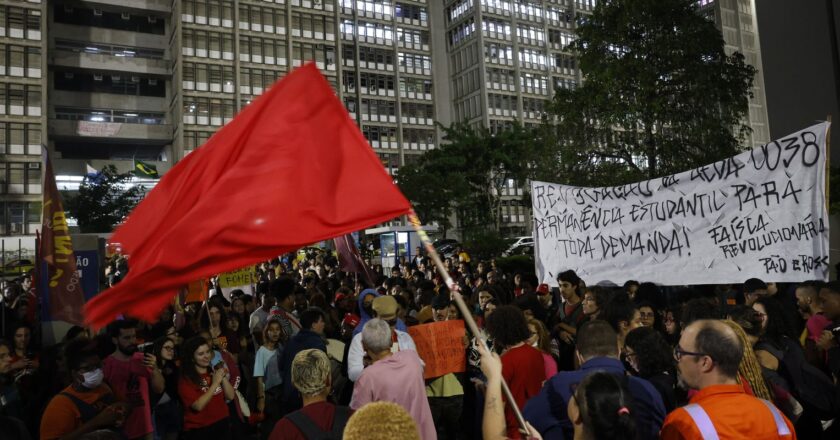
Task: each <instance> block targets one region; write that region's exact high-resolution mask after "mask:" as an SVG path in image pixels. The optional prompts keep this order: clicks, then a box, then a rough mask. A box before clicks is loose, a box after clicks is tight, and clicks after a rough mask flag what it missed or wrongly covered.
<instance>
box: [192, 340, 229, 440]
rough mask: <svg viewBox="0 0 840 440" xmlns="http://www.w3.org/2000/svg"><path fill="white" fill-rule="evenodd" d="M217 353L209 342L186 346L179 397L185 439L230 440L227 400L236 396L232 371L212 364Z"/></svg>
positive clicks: (197, 341) (196, 342)
mask: <svg viewBox="0 0 840 440" xmlns="http://www.w3.org/2000/svg"><path fill="white" fill-rule="evenodd" d="M211 359H213V350H212V349H211V348H210V344H209V343H208V342H207V340H206V339H204V338H202V337H200V336H199V337H194V338H191V339H189V340H188V341H187V342H185V343H184V345H183V347H182V357H181V379H180V380H179V381H178V394H179V395H180V397H181V403H182V404H183V406H184V431H183V433H182V435H181V439H182V440H206V439H207V438H213V439H214V440H217V439H218V440H228V439H229V438H230V425H229V415H230V412H229V409H228V406H227V404H226V403H225V401H226V400H233V398H234V397H236V394H235V391H234V389H233V386H232V385H231V384H230V381H229V380H228V371H227V369H226V368H224V366H223V365H224V363H221V365H217V366H219V368H214V367H215V366H213V365H210V360H211Z"/></svg>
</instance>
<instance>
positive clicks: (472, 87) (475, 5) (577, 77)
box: [445, 0, 770, 234]
mask: <svg viewBox="0 0 840 440" xmlns="http://www.w3.org/2000/svg"><path fill="white" fill-rule="evenodd" d="M596 4H597V1H596V0H538V1H533V0H529V1H514V0H449V1H447V2H446V4H445V5H446V6H445V20H446V27H447V43H448V48H449V49H448V52H449V53H448V55H449V65H450V68H451V71H450V76H451V83H452V101H453V119H454V120H455V121H459V122H467V123H469V124H471V125H476V126H479V125H481V126H485V127H488V128H489V129H490V130H491V131H495V130H498V129H501V128H504V127H505V126H508V125H510V124H511V123H512V122H513V121H514V120H519V121H521V122H522V123H524V124H525V125H526V126H527V125H533V124H538V123H539V121H540V116H541V114H542V112H543V110H544V108H545V105H546V103H547V102H548V101H549V100H550V99H551V97H552V96H554V91H555V90H557V89H558V88H567V89H569V88H574V87H576V86H577V85H578V84H580V82H581V81H582V80H583V77H582V75H581V72H580V69H579V68H578V66H577V60H576V59H575V57H573V56H572V55H571V54H570V53H569V52H567V51H566V50H564V48H565V47H566V46H567V45H568V44H569V43H570V42H571V41H573V40H574V38H575V35H574V31H575V26H576V19H577V17H581V16H583V17H585V16H586V15H590V14H591V13H592V10H593V9H594V8H595V5H596ZM698 6H699V7H700V9H699V12H700V13H701V14H704V15H705V16H707V17H708V18H709V19H711V20H714V22H715V23H716V25H717V26H718V28H719V29H720V30H721V32H722V34H723V37H724V41H725V44H726V46H725V48H726V51H727V53H732V52H733V51H736V50H737V51H741V52H742V53H744V56H745V57H746V61H747V63H749V64H751V65H753V66H754V67H756V69H757V70H758V73H757V75H756V78H755V84H754V87H753V90H752V92H753V95H754V96H753V98H752V99H750V107H749V113H748V121H747V122H748V123H749V125H750V126H751V127H752V129H753V132H752V134H751V136H750V138H749V139H747V140H746V142H745V146H757V145H761V144H763V143H766V142H769V140H770V139H769V137H770V136H769V129H768V126H767V109H766V105H765V98H764V80H763V77H762V73H763V72H762V67H761V56H760V51H759V47H758V37H757V33H758V30H757V26H756V24H755V23H756V21H755V20H756V18H755V4H754V0H717V1H715V0H700V1H698ZM504 195H505V196H506V197H505V198H504V200H503V207H502V221H503V224H504V232H507V233H508V234H523V233H527V231H529V230H530V226H531V224H530V207H529V206H527V204H525V203H524V202H523V200H522V188H517V187H516V186H515V185H514V184H513V182H510V185H509V187H508V188H507V189H506V192H505V194H504Z"/></svg>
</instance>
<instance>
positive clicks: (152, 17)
mask: <svg viewBox="0 0 840 440" xmlns="http://www.w3.org/2000/svg"><path fill="white" fill-rule="evenodd" d="M149 23H152V24H155V23H157V17H154V16H151V15H150V16H149Z"/></svg>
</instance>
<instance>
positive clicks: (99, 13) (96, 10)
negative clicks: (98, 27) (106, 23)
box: [93, 8, 102, 17]
mask: <svg viewBox="0 0 840 440" xmlns="http://www.w3.org/2000/svg"><path fill="white" fill-rule="evenodd" d="M93 15H95V16H97V17H101V16H102V9H95V8H94V10H93Z"/></svg>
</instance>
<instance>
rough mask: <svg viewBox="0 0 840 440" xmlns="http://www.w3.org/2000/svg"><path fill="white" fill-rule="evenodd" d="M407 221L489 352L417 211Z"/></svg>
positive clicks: (510, 399) (513, 402) (518, 416)
mask: <svg viewBox="0 0 840 440" xmlns="http://www.w3.org/2000/svg"><path fill="white" fill-rule="evenodd" d="M408 222H409V223H411V226H413V227H414V231H415V232H416V233H417V235H418V236H419V237H420V241H422V242H423V246H424V247H425V248H426V253H427V254H429V257H430V258H431V259H432V261H433V262H434V263H435V267H436V268H437V271H438V273H439V274H440V276H441V277H443V280H444V282H445V283H446V286H447V287H449V292H450V295H451V296H452V299H454V300H455V304H456V305H457V306H458V309H459V310H460V311H461V316H463V317H464V322H466V324H467V326H468V327H469V329H470V331H471V332H472V333H473V334H474V335H475V338H476V339H477V340H478V342H479V343H480V344H481V345H482V346H483V347H484V349H485V350H487V352H488V353H489V352H490V348H489V347H488V346H487V341H485V340H484V338H482V337H481V332H480V331H479V329H478V325H476V323H475V320H474V319H473V317H472V313H471V312H470V309H469V308H467V304H466V303H465V302H464V298H463V297H462V296H461V288H460V287H459V286H458V285H457V284H455V281H454V280H453V279H452V277H451V276H449V272H448V271H447V270H446V267H445V266H444V265H443V261H441V259H440V255H438V253H437V250H435V247H434V246H432V241H431V240H430V239H429V236H428V235H427V234H426V231H424V230H423V225H422V224H421V223H420V219H419V218H418V217H417V213H415V212H414V209H412V210H411V211H410V212H409V213H408ZM501 379H502V392H503V393H504V395H505V397H506V398H507V400H508V403H509V404H510V407H511V409H513V413H514V414H515V415H516V421H517V422H519V426H520V427H522V429H523V430H525V432H528V428H527V426H526V425H525V418H524V417H522V412H520V411H519V407H518V406H517V405H516V400H514V398H513V394H511V392H510V388H508V385H507V383H506V382H505V379H504V378H501Z"/></svg>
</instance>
